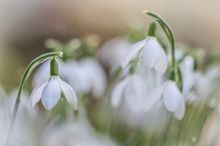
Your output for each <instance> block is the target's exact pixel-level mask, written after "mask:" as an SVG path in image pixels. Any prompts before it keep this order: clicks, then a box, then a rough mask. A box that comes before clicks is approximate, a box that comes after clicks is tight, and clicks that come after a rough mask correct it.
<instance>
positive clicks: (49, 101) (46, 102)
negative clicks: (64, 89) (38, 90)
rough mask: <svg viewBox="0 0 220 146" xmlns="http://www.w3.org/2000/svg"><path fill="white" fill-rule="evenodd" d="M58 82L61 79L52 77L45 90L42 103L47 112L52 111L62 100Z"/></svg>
mask: <svg viewBox="0 0 220 146" xmlns="http://www.w3.org/2000/svg"><path fill="white" fill-rule="evenodd" d="M58 80H59V78H58V77H57V76H51V77H50V79H49V81H48V83H47V85H46V86H45V88H44V89H43V92H42V95H41V101H42V104H43V106H44V107H45V108H46V109H47V110H50V109H52V108H53V107H54V106H55V105H56V104H57V103H58V101H59V100H60V97H61V88H60V85H59V81H58Z"/></svg>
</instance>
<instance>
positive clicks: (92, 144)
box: [41, 120, 116, 146]
mask: <svg viewBox="0 0 220 146" xmlns="http://www.w3.org/2000/svg"><path fill="white" fill-rule="evenodd" d="M41 143H42V144H41V145H42V146H61V145H62V146H64V145H65V146H116V144H115V143H114V142H112V141H110V140H108V139H106V138H105V137H102V136H98V135H97V134H96V133H95V130H94V129H93V128H91V127H90V125H89V124H87V123H85V122H82V121H71V120H70V121H66V122H64V123H59V124H55V125H52V126H48V127H47V129H46V131H45V133H44V135H43V136H42V142H41Z"/></svg>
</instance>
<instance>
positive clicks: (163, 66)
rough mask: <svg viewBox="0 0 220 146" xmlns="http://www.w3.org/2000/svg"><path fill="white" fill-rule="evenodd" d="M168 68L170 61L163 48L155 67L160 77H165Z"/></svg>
mask: <svg viewBox="0 0 220 146" xmlns="http://www.w3.org/2000/svg"><path fill="white" fill-rule="evenodd" d="M167 66H168V59H167V56H166V54H165V52H164V50H163V48H161V49H160V58H159V62H158V63H157V64H156V66H155V67H154V68H155V70H156V73H157V74H158V75H163V74H164V73H165V71H166V70H167Z"/></svg>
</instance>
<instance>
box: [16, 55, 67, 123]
mask: <svg viewBox="0 0 220 146" xmlns="http://www.w3.org/2000/svg"><path fill="white" fill-rule="evenodd" d="M56 56H60V57H62V56H63V53H62V52H51V53H46V54H43V55H41V56H39V57H37V58H36V59H34V60H33V61H31V63H30V64H29V65H28V66H27V68H26V70H25V72H24V74H23V75H22V78H21V81H20V84H19V88H18V94H17V97H16V101H15V106H14V111H13V119H15V117H16V114H17V110H18V107H19V103H20V97H21V91H22V89H23V87H24V84H25V81H26V80H27V78H28V77H29V76H30V74H31V73H32V71H33V70H34V69H35V68H36V67H37V66H38V65H39V64H41V63H43V62H45V61H46V60H48V59H51V58H53V57H56Z"/></svg>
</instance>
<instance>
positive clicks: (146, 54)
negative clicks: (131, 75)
mask: <svg viewBox="0 0 220 146" xmlns="http://www.w3.org/2000/svg"><path fill="white" fill-rule="evenodd" d="M136 57H139V58H140V61H141V63H142V64H143V65H144V66H145V67H146V68H148V69H154V70H155V71H156V73H157V74H158V75H163V74H164V73H165V71H166V69H167V66H168V59H167V56H166V54H165V52H164V50H163V48H162V47H161V46H160V44H159V42H158V41H157V38H156V37H152V36H148V37H147V38H146V39H144V40H142V41H140V42H137V43H136V44H134V45H133V46H131V48H130V51H129V53H128V54H127V57H125V59H123V60H122V61H121V66H122V68H125V67H126V66H127V65H128V64H129V62H130V61H131V60H133V59H135V58H136Z"/></svg>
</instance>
